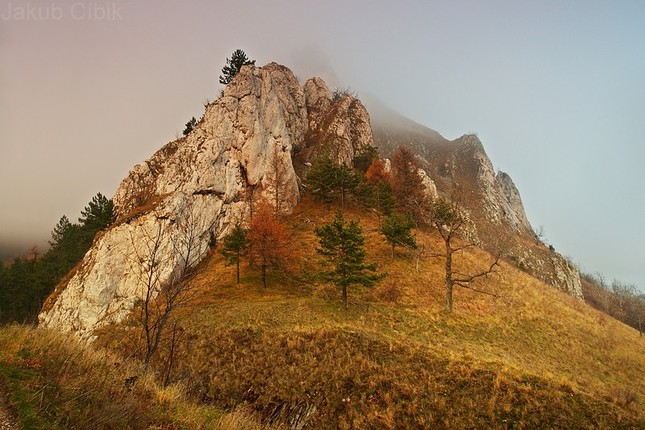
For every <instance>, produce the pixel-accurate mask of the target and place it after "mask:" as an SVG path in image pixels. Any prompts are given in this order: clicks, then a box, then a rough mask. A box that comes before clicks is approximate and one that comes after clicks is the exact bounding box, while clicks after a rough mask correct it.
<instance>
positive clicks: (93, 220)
mask: <svg viewBox="0 0 645 430" xmlns="http://www.w3.org/2000/svg"><path fill="white" fill-rule="evenodd" d="M113 221H114V206H113V204H112V200H110V199H108V198H106V197H105V196H104V195H102V194H101V193H98V194H97V195H96V196H94V197H93V198H92V200H91V201H90V202H89V203H88V204H87V206H85V208H84V209H83V210H82V211H81V216H80V218H78V222H76V223H72V222H71V221H70V220H69V218H67V216H63V217H61V219H60V220H59V221H58V224H56V226H55V227H54V229H53V231H52V233H51V240H50V241H49V249H48V250H47V252H45V253H44V254H41V253H40V251H39V250H38V249H37V247H35V246H34V247H33V248H32V249H31V250H30V251H29V253H28V254H27V255H25V256H22V257H18V258H15V259H14V260H13V261H11V262H10V263H9V264H6V265H3V264H0V323H9V322H18V323H35V322H36V321H37V318H38V313H39V312H40V309H41V307H42V304H43V302H44V300H45V299H46V298H47V296H49V294H51V292H52V291H53V290H54V287H55V286H56V284H58V282H59V281H60V280H61V279H62V278H63V277H64V276H65V275H66V274H67V273H68V272H69V271H70V270H71V269H72V268H73V267H74V266H75V265H76V264H77V263H78V262H79V261H80V260H81V259H82V258H83V256H84V255H85V253H86V252H87V251H88V250H89V249H90V247H91V245H92V241H93V240H94V236H95V235H96V233H97V232H99V231H100V230H103V229H104V228H106V227H107V226H109V225H110V224H111V223H112V222H113Z"/></svg>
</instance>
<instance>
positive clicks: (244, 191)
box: [39, 63, 372, 339]
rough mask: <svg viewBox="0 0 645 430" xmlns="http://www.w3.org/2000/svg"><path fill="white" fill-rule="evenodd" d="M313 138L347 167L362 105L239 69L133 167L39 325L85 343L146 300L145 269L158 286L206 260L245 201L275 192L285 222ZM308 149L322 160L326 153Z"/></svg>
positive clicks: (362, 136) (363, 128)
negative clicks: (193, 120)
mask: <svg viewBox="0 0 645 430" xmlns="http://www.w3.org/2000/svg"><path fill="white" fill-rule="evenodd" d="M332 111H333V112H332ZM312 129H315V130H316V133H318V134H319V135H320V136H326V137H328V138H329V142H330V143H329V144H333V145H334V152H335V153H336V154H338V159H342V160H343V161H351V159H352V158H353V155H354V153H355V152H356V150H357V149H359V148H361V147H362V146H367V145H372V134H371V128H370V124H369V116H368V115H367V112H366V111H365V108H364V107H363V106H362V104H361V103H360V102H359V101H358V100H356V99H354V98H352V97H349V96H348V97H345V98H343V100H340V101H337V102H334V101H333V100H332V96H331V93H330V92H329V89H328V88H327V86H326V85H325V83H324V82H323V81H322V80H321V79H319V78H314V79H311V80H309V81H308V82H307V84H305V86H304V88H303V87H301V86H300V84H299V82H298V80H297V79H296V77H295V76H294V75H293V73H292V72H291V71H290V70H289V69H287V68H286V67H284V66H281V65H278V64H275V63H270V64H268V65H266V66H264V67H261V68H260V67H255V66H252V65H248V66H244V67H242V69H241V71H240V73H239V74H238V75H237V76H236V77H235V78H234V79H233V80H232V81H231V82H230V83H229V84H228V85H227V86H226V88H225V90H224V94H223V96H222V97H221V98H220V99H219V100H217V101H216V102H214V103H212V104H210V105H208V106H207V107H206V111H205V113H204V115H203V117H202V118H201V119H200V120H199V122H198V123H197V125H196V126H195V127H194V128H193V130H192V131H191V132H190V134H189V135H188V136H186V137H182V138H180V139H178V140H176V141H174V142H170V143H168V144H167V145H165V146H164V147H163V148H161V149H160V150H159V151H157V152H156V153H155V154H154V155H153V156H152V157H151V158H150V159H148V160H146V161H145V162H143V163H140V164H138V165H136V166H134V168H133V169H132V171H131V172H130V173H129V174H128V176H127V177H126V178H125V179H124V180H123V181H122V182H121V185H120V186H119V188H118V190H117V191H116V193H115V195H114V203H115V209H116V213H117V222H116V223H115V225H113V226H112V227H111V228H110V229H109V230H107V231H105V232H104V233H103V234H102V235H101V236H100V237H99V238H97V239H96V240H95V242H94V244H93V246H92V248H91V249H90V251H89V252H88V253H87V254H86V255H85V257H84V259H83V261H82V263H81V265H80V267H78V268H77V270H76V272H75V273H74V275H73V276H72V277H71V280H70V281H69V282H67V283H66V284H64V285H59V286H58V288H57V291H56V292H55V293H54V294H53V295H52V296H51V297H50V298H49V300H48V302H47V303H46V305H45V307H44V309H43V312H42V313H41V315H40V317H39V319H40V323H41V324H42V325H44V326H50V327H57V328H60V329H63V330H68V331H74V332H76V333H77V334H79V335H80V336H81V337H83V338H86V339H91V338H92V335H93V331H94V330H96V329H97V328H99V327H101V326H103V325H105V324H108V323H110V322H114V321H119V320H122V319H123V318H125V317H126V316H127V315H128V313H129V312H130V311H131V310H132V308H133V307H134V306H135V304H136V302H137V301H138V300H140V299H141V298H142V297H143V294H144V292H145V289H146V282H145V279H146V275H147V274H149V273H150V272H149V270H150V267H153V266H154V267H155V269H154V270H155V276H158V278H159V282H160V283H162V284H163V283H167V282H170V281H172V280H173V279H174V278H175V277H176V276H178V273H179V272H181V270H182V268H185V267H186V265H188V266H194V265H195V264H197V263H198V262H199V261H200V260H202V259H203V257H204V256H205V255H206V254H207V253H208V251H209V249H210V246H211V245H212V244H213V243H214V242H216V241H217V240H219V239H221V238H222V237H223V236H225V235H226V234H227V233H228V231H229V230H230V229H231V227H232V226H233V225H235V224H236V223H237V222H241V221H244V220H245V218H246V216H247V214H248V211H249V201H250V200H251V196H252V197H253V199H256V198H257V197H258V196H264V197H265V198H266V199H267V200H268V201H269V202H271V203H275V195H276V188H277V187H279V190H280V191H279V196H280V197H279V200H280V206H279V209H280V210H281V211H282V212H285V213H289V212H290V211H291V210H292V209H293V207H294V206H295V205H296V203H297V202H298V200H299V197H300V191H299V185H298V184H299V179H298V177H297V175H296V172H295V170H294V166H293V162H292V160H293V157H292V155H293V153H294V151H297V150H301V149H303V148H305V147H306V143H307V142H306V141H305V140H306V139H305V137H306V135H307V134H308V133H310V132H311V130H312ZM309 143H315V145H313V146H316V147H317V148H318V149H319V150H320V151H323V150H324V145H326V144H327V143H325V142H323V143H319V142H311V141H310V142H309ZM189 239H190V240H189ZM188 242H190V252H188V245H187V243H188ZM153 248H154V251H155V252H154V258H153V255H152V254H153V253H152V251H151V250H152V249H153ZM186 255H189V256H190V258H188V261H185V260H186V259H185V258H184V257H186Z"/></svg>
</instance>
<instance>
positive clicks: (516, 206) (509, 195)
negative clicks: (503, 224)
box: [495, 171, 531, 230]
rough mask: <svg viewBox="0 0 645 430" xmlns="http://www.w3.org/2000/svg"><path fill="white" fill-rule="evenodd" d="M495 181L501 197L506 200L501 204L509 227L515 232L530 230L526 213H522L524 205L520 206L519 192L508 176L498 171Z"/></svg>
mask: <svg viewBox="0 0 645 430" xmlns="http://www.w3.org/2000/svg"><path fill="white" fill-rule="evenodd" d="M495 179H496V180H497V183H498V184H499V187H500V189H501V191H502V195H503V197H504V198H505V199H506V201H505V202H504V204H503V210H504V211H505V213H506V215H507V219H508V222H509V223H510V225H512V226H513V227H514V228H515V229H516V230H520V229H523V230H531V223H529V220H528V218H527V217H526V213H525V212H524V205H523V204H522V198H521V197H520V192H519V191H518V190H517V188H516V187H515V184H514V183H513V180H512V179H511V177H510V176H509V175H508V174H506V173H504V172H502V171H499V172H497V176H496V177H495Z"/></svg>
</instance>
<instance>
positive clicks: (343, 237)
mask: <svg viewBox="0 0 645 430" xmlns="http://www.w3.org/2000/svg"><path fill="white" fill-rule="evenodd" d="M316 235H317V236H318V238H319V239H320V248H318V249H317V251H318V253H319V254H321V255H323V256H325V257H327V259H328V260H329V262H331V263H332V264H333V265H334V269H333V270H330V271H328V272H326V273H325V277H326V279H327V280H328V281H330V282H332V283H333V284H334V285H336V286H337V287H339V288H341V290H342V299H343V307H344V308H345V309H347V289H348V287H350V286H351V285H363V286H366V287H368V286H372V285H374V284H375V283H376V282H377V281H378V280H379V279H381V278H382V276H380V275H378V274H376V273H369V272H376V263H366V262H365V248H364V243H365V238H364V237H363V234H362V232H361V228H360V226H359V225H358V222H357V221H350V222H349V223H346V222H345V219H344V218H343V214H342V212H341V211H338V212H337V213H336V218H334V220H333V221H332V222H331V223H330V224H328V225H324V226H322V227H319V228H317V229H316Z"/></svg>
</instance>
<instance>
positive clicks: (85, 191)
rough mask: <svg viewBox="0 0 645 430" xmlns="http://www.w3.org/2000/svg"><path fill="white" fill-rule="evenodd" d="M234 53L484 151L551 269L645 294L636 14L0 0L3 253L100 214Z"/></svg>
mask: <svg viewBox="0 0 645 430" xmlns="http://www.w3.org/2000/svg"><path fill="white" fill-rule="evenodd" d="M236 48H242V49H244V50H245V51H246V52H247V53H248V54H249V55H250V56H251V57H252V58H255V59H256V60H257V62H258V64H265V63H267V62H269V61H277V62H280V63H282V64H285V65H287V66H290V67H291V68H292V69H293V70H294V72H295V73H296V74H297V75H298V76H299V77H300V78H301V79H303V80H304V79H306V78H308V77H310V76H311V75H314V74H320V75H322V76H323V77H324V78H327V79H330V80H332V81H333V80H336V79H337V82H333V83H332V84H333V85H341V86H343V87H351V88H352V89H354V90H355V91H357V92H358V94H359V97H360V95H361V94H368V93H371V94H374V95H376V96H377V97H379V98H380V99H381V100H383V101H384V102H385V103H386V104H388V105H390V106H391V107H392V108H393V109H395V110H398V111H400V112H401V113H402V114H404V115H406V116H408V117H410V118H412V119H414V120H416V121H417V122H420V123H422V124H424V125H427V126H429V127H431V128H433V129H435V130H437V131H439V132H440V133H442V134H443V135H444V136H446V137H447V138H450V139H453V138H456V137H458V136H460V135H461V134H464V133H469V132H476V133H477V134H478V135H479V137H480V139H481V140H482V142H483V143H484V146H485V148H486V150H487V151H488V154H489V156H490V157H491V159H492V161H493V164H494V165H495V167H496V168H499V169H501V170H504V171H506V172H508V173H509V174H510V175H511V176H512V178H513V180H514V181H515V183H516V185H517V186H518V188H519V190H520V193H521V194H522V198H523V200H524V204H525V207H526V210H527V213H528V216H529V219H530V221H531V222H532V224H533V225H534V226H539V225H543V226H544V229H545V232H546V238H547V240H548V241H549V242H550V243H552V244H553V245H554V246H555V247H556V249H557V250H558V251H560V252H562V253H563V254H565V255H567V256H570V257H571V258H572V260H573V261H574V262H576V263H578V264H580V265H581V266H582V268H583V269H584V270H587V271H590V272H595V271H600V272H603V273H605V275H606V276H607V277H608V278H609V279H611V278H614V277H615V278H618V279H621V280H623V281H626V282H633V283H636V284H638V285H640V287H641V289H643V288H644V286H645V261H644V260H645V253H644V248H643V243H645V233H644V230H643V228H642V225H641V223H642V221H643V219H645V193H644V192H643V190H642V188H641V187H642V186H643V185H645V173H644V172H645V169H643V168H642V167H641V163H642V162H643V161H644V160H645V149H644V148H645V145H644V143H645V142H643V140H644V136H645V2H643V1H613V2H610V1H602V2H600V1H589V0H587V1H483V0H481V1H445V2H438V1H399V2H392V1H347V0H344V1H325V2H323V1H317V2H313V1H311V2H307V1H295V0H293V1H271V2H269V1H181V2H180V1H170V0H165V1H154V2H152V1H149V2H148V1H143V0H140V1H125V0H118V1H105V0H104V1H92V2H89V1H85V2H83V1H76V2H75V1H71V0H70V1H63V0H53V1H49V0H48V1H36V0H34V1H31V2H27V1H21V0H18V1H11V2H9V1H6V0H0V184H1V188H0V190H1V191H0V242H2V243H5V244H6V243H9V242H14V241H16V240H21V241H24V242H34V241H41V242H42V241H43V240H44V239H46V238H47V237H48V235H49V232H50V231H51V229H52V228H53V226H54V225H55V224H56V222H57V221H58V219H59V218H60V216H61V215H63V214H67V215H69V216H70V217H73V218H75V217H76V216H77V215H78V212H79V210H80V209H81V208H82V206H83V205H84V204H85V203H86V202H87V201H88V200H89V199H90V198H91V197H92V195H94V194H95V193H96V192H98V191H101V192H103V193H104V194H107V195H109V196H111V195H112V194H113V193H114V191H115V190H116V187H117V186H118V183H119V181H120V180H121V179H122V178H123V177H124V176H125V175H126V174H127V172H128V170H129V169H130V168H131V167H132V166H133V165H134V164H135V163H137V162H140V161H142V160H144V159H145V158H147V157H149V156H150V155H151V154H152V153H153V152H154V151H155V150H156V149H158V148H159V147H161V146H162V145H163V144H164V143H166V142H168V141H170V140H172V139H174V137H175V135H176V134H177V133H181V130H182V129H183V125H184V123H185V122H186V121H187V120H188V119H189V118H190V117H192V116H197V117H199V116H200V115H201V113H202V103H203V102H204V101H206V99H209V98H210V99H213V98H215V97H216V96H217V93H218V92H219V89H220V85H219V84H218V82H217V77H218V75H219V73H220V69H221V68H222V66H223V64H224V61H225V58H226V57H227V56H230V53H231V52H232V51H233V50H234V49H236ZM2 243H0V245H1V244H2Z"/></svg>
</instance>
